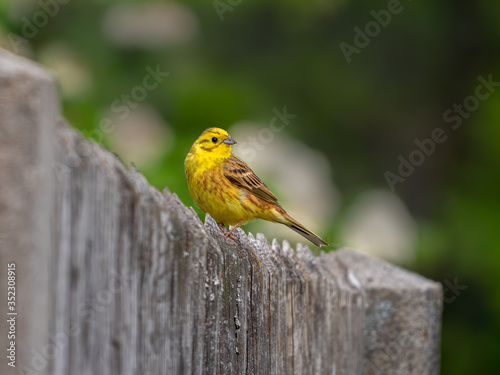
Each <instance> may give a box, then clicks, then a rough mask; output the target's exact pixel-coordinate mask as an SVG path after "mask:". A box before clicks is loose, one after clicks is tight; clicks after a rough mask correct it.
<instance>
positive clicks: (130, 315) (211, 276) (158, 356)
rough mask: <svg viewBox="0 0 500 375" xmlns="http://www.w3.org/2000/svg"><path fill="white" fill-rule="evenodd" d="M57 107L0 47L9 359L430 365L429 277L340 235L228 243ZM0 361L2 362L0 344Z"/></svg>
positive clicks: (433, 309) (0, 194)
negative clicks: (333, 245) (12, 320)
mask: <svg viewBox="0 0 500 375" xmlns="http://www.w3.org/2000/svg"><path fill="white" fill-rule="evenodd" d="M58 116H59V114H58V98H57V96H56V94H55V90H54V84H53V82H52V80H51V78H50V74H48V73H47V72H46V71H44V70H43V69H41V68H39V67H37V66H36V65H35V64H33V63H31V62H28V61H26V60H22V59H20V58H18V57H15V56H13V55H10V54H8V53H5V52H0V181H1V184H0V234H2V236H1V237H0V241H1V242H0V246H1V252H0V282H1V284H2V285H6V263H7V262H16V264H17V266H18V269H19V284H18V292H19V294H18V301H19V316H20V320H19V326H18V333H19V335H18V337H17V345H18V348H19V351H18V357H17V365H18V367H17V368H16V370H19V369H21V368H22V369H24V371H25V372H24V373H37V374H54V375H62V374H71V375H78V374H266V375H267V374H335V375H339V374H347V375H353V374H381V375H390V374H418V375H421V374H438V373H439V345H440V325H441V323H440V322H441V309H442V303H441V300H442V292H441V286H440V284H438V283H435V282H432V281H429V280H427V279H425V278H423V277H420V276H419V275H416V274H413V273H410V272H408V271H405V270H403V269H400V268H398V267H395V266H392V265H390V264H388V263H385V262H383V261H380V260H377V259H373V258H370V257H367V256H365V255H361V254H359V253H356V252H354V251H351V250H346V249H344V250H339V251H336V252H333V253H328V254H325V253H322V254H321V255H320V256H317V257H315V256H313V255H312V254H311V252H310V251H309V249H308V248H307V247H304V246H300V245H299V246H298V247H297V249H295V250H294V249H292V248H291V247H290V246H289V245H288V244H287V243H286V242H285V243H283V244H279V243H277V242H276V241H272V242H271V243H269V242H268V241H267V239H266V238H264V236H262V235H260V234H259V235H257V236H256V238H254V237H253V236H252V235H248V236H246V235H245V234H244V232H243V231H242V230H240V229H238V230H237V231H236V232H235V233H236V237H237V239H238V242H237V243H236V242H234V241H232V240H231V239H227V238H225V237H224V236H223V235H222V234H221V233H220V231H219V229H218V228H217V226H216V225H215V223H214V221H213V220H212V219H211V218H210V217H208V216H207V218H206V222H205V224H203V223H202V222H201V221H200V220H199V219H198V217H197V215H196V214H195V212H194V211H193V210H192V209H190V208H187V207H185V206H184V205H183V204H182V202H181V201H180V200H179V199H178V198H177V196H176V195H175V194H173V193H171V192H169V191H168V189H165V191H163V193H161V192H160V191H158V190H157V189H155V188H154V187H151V186H150V185H149V184H148V182H147V181H146V180H145V178H144V177H143V176H142V175H140V174H139V173H137V172H135V171H134V170H127V169H126V168H125V167H124V166H123V165H122V163H121V162H120V161H119V160H118V159H117V157H115V156H114V155H113V154H111V153H110V152H108V151H106V150H104V149H103V148H101V147H100V146H98V145H96V144H93V143H92V142H91V141H88V140H84V139H83V138H82V137H81V136H80V135H79V134H77V132H75V131H74V130H72V129H71V128H70V127H69V126H67V125H66V124H65V123H64V120H62V119H60V118H59V117H58ZM5 292H6V288H5V287H3V286H2V287H0V306H6V305H7V303H6V294H5ZM0 310H1V311H4V310H5V309H4V308H1V309H0ZM21 318H22V320H21ZM5 320H6V319H4V317H2V319H0V321H1V322H0V344H1V349H2V351H3V350H4V348H5V347H6V345H7V342H6V337H5V334H4V332H6V330H7V326H6V324H5ZM37 353H38V354H37ZM35 367H36V368H35ZM28 370H30V371H31V372H28ZM0 373H2V374H10V373H12V374H14V373H17V372H16V371H15V370H13V369H12V368H10V367H8V366H7V365H6V361H5V359H4V358H2V359H1V360H0Z"/></svg>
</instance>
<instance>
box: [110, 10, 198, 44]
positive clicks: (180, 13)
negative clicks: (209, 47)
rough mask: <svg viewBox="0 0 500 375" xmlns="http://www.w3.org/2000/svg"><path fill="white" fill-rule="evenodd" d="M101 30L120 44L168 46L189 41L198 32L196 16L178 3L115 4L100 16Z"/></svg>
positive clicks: (112, 40)
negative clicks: (101, 17)
mask: <svg viewBox="0 0 500 375" xmlns="http://www.w3.org/2000/svg"><path fill="white" fill-rule="evenodd" d="M102 31H103V34H104V36H105V37H106V38H107V39H108V40H109V41H111V42H113V43H115V44H117V45H121V46H127V47H142V48H160V47H168V46H173V45H182V44H185V43H187V42H189V41H191V40H192V39H193V37H194V36H195V35H196V33H197V31H198V18H197V17H196V15H195V14H194V13H193V11H191V9H189V8H188V7H187V6H185V5H182V4H180V3H174V2H150V3H143V4H119V5H113V6H111V7H110V8H109V9H108V11H107V12H106V14H105V15H104V17H103V19H102Z"/></svg>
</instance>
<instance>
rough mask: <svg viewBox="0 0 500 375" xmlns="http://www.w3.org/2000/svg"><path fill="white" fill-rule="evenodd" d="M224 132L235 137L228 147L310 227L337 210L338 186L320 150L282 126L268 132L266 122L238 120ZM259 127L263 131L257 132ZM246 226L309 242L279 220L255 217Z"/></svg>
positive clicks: (271, 235)
mask: <svg viewBox="0 0 500 375" xmlns="http://www.w3.org/2000/svg"><path fill="white" fill-rule="evenodd" d="M263 130H264V131H263ZM228 132H229V133H230V134H231V137H233V138H234V139H235V140H236V141H237V142H238V144H236V145H235V146H233V153H234V154H236V155H238V156H240V157H241V158H242V159H243V160H245V161H246V162H247V163H248V165H249V166H250V168H252V169H253V171H254V172H255V173H256V174H257V175H258V176H259V177H260V178H261V179H262V180H263V181H264V183H265V184H266V185H268V187H269V188H270V189H271V190H272V191H273V193H274V194H275V195H276V197H277V198H278V200H279V202H280V204H281V205H282V206H283V208H284V209H285V210H286V211H287V212H288V213H289V214H290V216H292V217H293V218H294V219H296V220H297V221H299V222H300V223H301V224H303V225H304V226H306V227H307V228H308V229H310V230H312V231H313V232H320V231H321V230H325V229H328V228H327V227H326V226H325V224H327V223H328V222H329V221H330V219H331V218H332V217H333V215H334V214H335V212H336V210H337V205H338V192H337V189H336V187H335V186H334V184H333V182H332V171H331V166H330V163H329V162H328V160H327V158H326V157H325V155H323V154H322V153H321V152H319V151H317V150H314V149H312V148H310V147H308V146H307V145H305V144H304V143H302V142H300V141H296V140H293V139H292V138H289V137H287V136H286V135H285V133H286V131H281V132H273V131H272V130H271V128H270V126H269V124H255V123H254V124H252V123H238V124H235V125H233V126H232V127H231V128H230V129H228ZM260 132H262V133H261V134H264V133H265V135H266V137H265V138H263V137H261V138H259V133H260ZM255 139H256V140H257V141H254V140H255ZM262 140H264V142H262ZM238 146H240V147H238ZM249 147H253V148H254V151H255V152H253V153H252V152H251V151H252V150H249ZM249 155H252V157H250V158H249V157H248V156H249ZM250 229H251V230H252V231H258V232H262V233H264V234H265V235H266V236H267V238H268V239H269V240H271V239H272V238H281V239H287V240H289V242H301V243H303V244H307V245H311V244H310V243H308V241H307V240H306V239H304V238H303V237H302V236H300V235H298V234H296V233H295V232H293V231H292V230H290V229H289V228H287V227H285V226H283V225H279V224H274V223H269V222H266V221H263V220H256V221H255V222H254V223H252V224H251V226H250ZM245 230H246V231H247V232H248V229H245ZM312 246H314V245H312Z"/></svg>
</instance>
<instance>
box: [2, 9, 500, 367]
mask: <svg viewBox="0 0 500 375" xmlns="http://www.w3.org/2000/svg"><path fill="white" fill-rule="evenodd" d="M15 1H17V0H15ZM42 2H43V1H42ZM22 3H23V4H27V5H25V6H23V7H20V6H19V4H17V6H16V7H17V9H18V10H17V11H16V12H15V14H13V11H12V8H13V6H14V0H12V1H10V0H3V1H0V32H2V33H3V34H4V35H9V33H15V34H16V35H23V31H22V27H23V24H24V22H23V18H22V17H23V16H26V17H28V18H30V17H32V16H33V14H34V11H38V10H40V3H38V2H35V1H33V2H30V1H22ZM124 3H127V2H126V1H114V0H107V1H105V0H101V1H99V0H90V1H76V0H72V1H69V2H68V3H67V4H65V5H61V6H60V9H59V11H58V13H57V15H55V16H54V17H52V18H51V19H50V22H48V24H47V25H46V26H45V27H43V28H40V29H39V31H38V33H37V35H36V36H34V37H33V38H29V40H28V42H29V43H28V45H27V47H28V48H27V50H26V51H27V52H25V53H27V55H28V57H30V58H33V59H35V60H40V59H41V57H40V53H41V52H40V51H42V50H43V48H44V46H47V45H48V44H50V43H54V42H63V43H65V44H67V45H70V46H71V47H72V48H73V51H75V52H76V57H77V58H78V59H80V60H81V61H82V62H84V64H85V66H87V67H88V68H89V69H90V75H91V77H92V80H93V81H94V85H93V86H92V88H91V89H90V90H89V91H88V92H85V93H84V94H80V95H76V96H71V97H64V98H63V100H64V102H63V110H64V115H65V117H66V118H67V119H68V121H69V122H70V123H71V124H72V125H73V126H75V127H77V128H78V129H80V130H81V131H82V132H83V133H84V134H85V135H87V136H90V137H92V135H93V134H94V133H93V132H94V131H95V130H96V129H98V124H99V121H100V119H101V118H102V115H103V113H104V112H105V111H106V110H108V109H109V106H110V104H111V103H112V102H113V101H114V100H115V99H116V98H117V97H119V96H120V95H121V94H122V93H124V92H128V91H129V90H130V88H131V87H134V86H136V85H137V84H140V82H141V80H142V78H143V76H144V74H145V70H144V68H145V67H146V66H153V67H154V66H156V65H157V64H160V66H161V67H162V68H164V69H165V70H166V71H169V72H171V75H170V76H169V77H168V78H167V79H166V80H165V82H164V83H163V84H162V85H161V87H159V88H158V89H156V90H154V91H151V92H149V93H148V97H147V102H148V104H150V105H152V106H154V107H155V108H156V109H157V110H158V111H160V113H161V115H162V116H163V117H164V118H165V119H166V120H167V121H168V123H170V124H171V126H172V127H173V129H174V130H175V135H176V138H175V145H174V149H173V150H172V151H171V152H170V153H168V154H167V155H166V156H165V157H164V158H163V159H162V160H161V162H159V163H155V164H154V165H150V166H148V167H145V168H143V169H142V170H141V172H142V173H144V174H145V176H146V177H147V178H148V180H149V181H150V182H151V183H152V184H154V185H156V186H157V187H158V188H160V189H162V188H163V187H164V186H168V187H169V188H170V190H171V191H173V192H176V193H177V194H178V195H179V196H180V198H181V199H182V200H183V201H184V202H185V203H186V204H187V205H193V202H192V200H191V198H190V197H189V194H188V191H187V185H186V182H185V178H184V171H183V160H184V157H185V154H186V152H187V151H188V149H189V147H190V145H191V143H192V142H193V140H194V139H195V138H196V137H197V136H198V135H199V133H200V132H201V131H202V130H203V129H205V128H206V127H208V126H212V125H218V126H221V127H227V126H228V125H229V124H232V123H233V122H236V121H238V120H241V119H252V120H255V121H263V122H264V123H268V122H269V119H270V117H271V116H272V115H271V109H272V108H274V107H278V108H281V107H282V106H284V105H286V106H287V107H288V108H290V109H292V108H293V111H291V112H293V113H299V114H300V119H299V121H297V122H294V124H293V125H291V126H290V127H289V128H287V133H288V134H289V135H290V136H293V137H294V138H296V139H300V140H301V141H303V142H305V143H306V144H309V145H311V146H312V147H314V148H316V149H319V150H321V151H322V152H324V153H325V154H326V155H327V157H328V159H329V161H330V162H331V164H332V166H333V169H334V171H335V183H336V185H337V187H338V189H339V190H340V192H341V194H342V195H343V197H344V200H343V202H342V203H343V204H348V202H349V201H350V200H352V199H353V198H354V197H355V196H356V195H357V194H358V193H359V192H361V191H363V190H365V189H368V188H382V189H387V183H386V180H385V178H384V172H386V171H388V170H389V171H392V172H396V170H397V167H398V163H399V161H398V159H397V157H398V156H399V155H403V157H405V158H407V157H408V155H409V154H410V152H411V151H412V150H414V149H415V144H414V139H415V138H418V139H423V138H428V137H429V136H430V134H431V133H432V130H433V129H435V128H436V127H441V128H443V129H445V130H446V132H447V135H448V139H447V141H446V142H444V143H442V144H440V145H438V146H437V147H436V151H435V152H434V154H433V155H431V156H430V157H428V158H427V159H426V160H425V162H424V163H423V164H422V165H421V166H420V167H418V168H416V171H415V172H414V173H413V174H412V175H411V176H410V177H408V178H407V179H406V181H405V182H403V183H398V184H396V191H395V194H397V195H398V196H399V197H401V199H402V200H403V201H404V202H405V204H406V206H407V207H408V208H409V210H410V212H411V214H412V215H413V217H414V218H415V220H416V221H417V223H418V233H419V242H418V251H417V258H416V260H415V262H413V263H412V264H406V265H405V267H407V268H409V269H412V270H414V271H416V272H419V273H421V274H423V275H425V276H426V277H429V278H431V279H434V280H437V281H444V280H448V281H451V282H453V280H455V279H456V280H457V282H458V284H460V285H465V286H467V289H465V290H460V294H459V295H455V294H453V292H452V291H451V290H449V289H448V290H445V295H446V296H447V297H448V298H449V301H450V302H449V303H445V309H444V321H443V342H442V373H443V374H473V373H477V374H488V373H492V371H494V369H495V368H497V367H498V365H500V360H499V359H498V352H500V288H499V286H500V272H499V271H500V251H499V243H500V173H499V172H500V127H499V124H500V93H499V92H497V91H495V92H494V93H493V94H492V95H491V96H490V97H489V98H488V99H487V100H485V101H481V102H480V105H479V107H478V109H477V110H476V111H474V112H473V113H471V115H470V117H468V118H465V119H464V120H463V124H462V126H461V127H460V128H459V129H457V130H454V131H453V130H451V129H450V124H448V123H445V122H444V121H443V114H444V112H445V111H446V110H448V109H449V108H452V106H453V104H454V103H462V102H463V100H464V99H465V98H466V97H467V96H469V95H473V94H474V92H475V88H476V86H477V85H478V79H477V77H478V76H483V77H485V78H486V77H488V76H489V75H490V74H491V75H492V77H493V80H494V81H500V59H499V57H500V56H499V54H500V3H498V2H492V1H488V0H479V1H466V0H457V1H450V0H448V1H441V2H436V1H429V0H428V1H413V2H410V1H402V2H401V6H402V7H403V11H402V12H400V13H399V14H397V15H393V16H392V19H391V21H390V23H389V24H388V25H387V26H386V27H383V28H382V29H381V31H380V33H379V34H378V35H377V36H375V37H373V39H372V40H371V41H370V43H369V44H368V46H367V47H365V48H362V49H361V51H360V53H359V54H358V53H356V54H353V55H351V58H352V62H351V63H348V62H347V61H346V58H345V57H344V55H343V53H342V50H341V48H340V47H339V44H340V43H342V42H346V43H349V44H351V45H352V44H353V43H354V42H353V39H354V36H355V33H356V32H355V30H354V27H356V26H358V27H360V28H361V29H363V28H364V27H365V25H366V24H367V22H369V21H371V20H373V16H372V15H371V14H370V12H371V11H372V10H374V11H379V10H381V9H386V8H387V3H386V2H376V3H374V2H372V1H367V0H363V1H354V0H352V1H349V0H344V1H337V2H331V1H328V0H317V1H306V0H293V1H284V0H278V1H273V2H267V1H262V0H254V1H249V0H246V1H245V0H243V1H241V2H239V3H238V2H237V1H232V2H228V1H222V3H225V4H228V5H229V6H230V7H231V8H232V10H231V11H227V12H225V13H224V14H223V16H224V20H223V21H221V19H220V18H219V16H218V14H217V12H216V10H215V7H214V3H213V2H211V1H201V0H191V1H184V2H182V4H183V5H184V6H186V7H187V8H188V9H190V10H191V11H192V12H193V13H194V14H195V16H196V17H197V19H198V20H199V29H198V33H197V34H196V36H195V38H194V39H193V40H192V41H190V42H189V43H187V44H183V45H179V46H169V47H165V48H155V49H144V48H132V47H119V46H117V45H115V44H113V43H111V42H109V41H108V40H106V38H104V37H103V34H102V29H101V20H102V17H103V14H104V13H105V12H106V11H107V9H108V8H109V7H111V6H113V5H116V4H124ZM134 3H137V4H144V3H145V2H139V1H135V2H134ZM236 3H238V4H236ZM230 4H235V5H234V6H232V5H230ZM19 9H20V10H19ZM23 9H24V10H23ZM3 44H4V45H6V44H7V45H6V46H7V47H8V48H10V49H12V45H10V46H9V38H4V42H3ZM341 209H342V208H341ZM337 224H338V223H336V222H333V221H332V223H331V227H332V228H334V227H335V226H336V225H337ZM333 231H334V230H333ZM452 297H456V298H454V299H453V298H452ZM451 300H453V301H451Z"/></svg>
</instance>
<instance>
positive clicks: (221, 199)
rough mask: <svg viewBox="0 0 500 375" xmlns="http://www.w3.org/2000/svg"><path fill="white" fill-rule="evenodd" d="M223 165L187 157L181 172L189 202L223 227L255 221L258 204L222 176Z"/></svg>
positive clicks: (193, 156) (189, 155) (218, 162)
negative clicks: (191, 198)
mask: <svg viewBox="0 0 500 375" xmlns="http://www.w3.org/2000/svg"><path fill="white" fill-rule="evenodd" d="M223 161H224V160H220V161H214V160H213V159H209V160H206V158H204V157H203V156H200V155H198V156H197V155H194V154H192V153H189V154H188V156H187V157H186V162H185V168H186V177H187V181H188V187H189V192H190V193H191V196H192V197H193V200H194V201H195V203H196V204H197V205H198V206H199V207H200V208H201V209H202V210H203V211H204V212H208V213H209V214H210V216H212V217H213V218H214V220H216V221H218V222H221V223H224V224H226V225H235V224H236V223H238V222H239V221H240V220H243V222H244V223H245V222H247V221H250V220H253V219H255V218H256V217H257V213H258V212H259V210H258V206H257V204H258V202H254V199H252V197H250V196H249V194H248V193H247V192H245V191H243V190H242V189H240V188H238V187H235V186H234V185H233V184H231V182H230V181H229V180H228V179H227V178H226V177H225V176H224V173H223V165H222V163H223Z"/></svg>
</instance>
